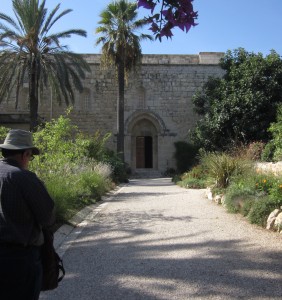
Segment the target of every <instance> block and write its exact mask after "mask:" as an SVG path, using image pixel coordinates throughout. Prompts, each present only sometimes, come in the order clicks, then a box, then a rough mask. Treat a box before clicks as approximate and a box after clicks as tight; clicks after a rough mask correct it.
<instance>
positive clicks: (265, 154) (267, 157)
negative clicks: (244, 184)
mask: <svg viewBox="0 0 282 300" xmlns="http://www.w3.org/2000/svg"><path fill="white" fill-rule="evenodd" d="M274 152H275V145H274V143H273V142H271V141H270V142H269V143H267V144H266V145H265V147H264V149H263V151H262V154H261V160H262V161H267V162H271V161H273V159H274Z"/></svg>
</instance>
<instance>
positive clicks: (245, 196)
mask: <svg viewBox="0 0 282 300" xmlns="http://www.w3.org/2000/svg"><path fill="white" fill-rule="evenodd" d="M254 182H255V180H254V179H253V178H251V177H250V178H249V179H248V180H244V177H243V176H242V177H238V178H237V179H236V180H234V182H232V183H231V184H230V186H229V187H228V188H227V189H226V193H225V201H224V204H225V206H226V208H227V210H228V211H229V212H231V213H238V212H240V213H243V214H245V215H246V209H248V210H249V209H250V207H249V206H250V204H251V203H252V202H253V200H254V199H255V197H256V189H255V184H254ZM247 203H248V204H247Z"/></svg>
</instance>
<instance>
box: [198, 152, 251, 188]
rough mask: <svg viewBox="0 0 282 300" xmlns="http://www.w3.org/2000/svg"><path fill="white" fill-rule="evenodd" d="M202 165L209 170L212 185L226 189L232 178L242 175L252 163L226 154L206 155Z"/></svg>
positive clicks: (202, 158)
mask: <svg viewBox="0 0 282 300" xmlns="http://www.w3.org/2000/svg"><path fill="white" fill-rule="evenodd" d="M201 163H202V164H203V165H204V166H205V168H206V169H207V172H208V175H209V177H210V179H211V183H212V184H213V186H214V187H216V188H226V187H227V186H228V185H229V184H230V180H231V178H232V176H236V175H239V174H242V173H243V172H244V170H245V169H246V168H249V166H250V163H249V162H248V161H245V160H242V159H240V158H238V157H234V156H231V155H229V154H226V153H217V152H213V153H204V154H203V155H202V157H201Z"/></svg>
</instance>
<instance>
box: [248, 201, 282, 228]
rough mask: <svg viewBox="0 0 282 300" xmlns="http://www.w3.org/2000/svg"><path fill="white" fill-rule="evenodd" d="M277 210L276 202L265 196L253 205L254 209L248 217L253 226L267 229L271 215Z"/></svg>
mask: <svg viewBox="0 0 282 300" xmlns="http://www.w3.org/2000/svg"><path fill="white" fill-rule="evenodd" d="M281 203H282V202H281ZM275 208H277V203H276V201H274V200H272V199H270V198H269V197H267V196H265V197H263V198H260V199H258V200H257V201H255V202H254V203H253V205H252V208H251V210H250V212H249V214H248V216H247V217H248V219H249V221H250V222H251V223H252V224H257V225H260V226H263V227H265V225H266V221H267V218H268V216H269V214H270V213H271V212H272V211H273V210H274V209H275Z"/></svg>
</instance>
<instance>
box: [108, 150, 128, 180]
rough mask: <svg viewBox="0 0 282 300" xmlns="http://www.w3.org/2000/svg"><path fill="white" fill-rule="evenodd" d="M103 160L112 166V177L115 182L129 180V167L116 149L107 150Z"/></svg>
mask: <svg viewBox="0 0 282 300" xmlns="http://www.w3.org/2000/svg"><path fill="white" fill-rule="evenodd" d="M102 161H103V162H104V163H106V164H108V165H110V166H111V169H112V174H111V177H112V180H113V181H114V182H116V183H119V182H128V173H127V169H128V168H127V166H126V164H125V163H124V162H122V160H121V159H120V157H119V156H118V155H117V154H116V153H115V152H114V151H111V150H106V151H105V153H104V156H103V158H102Z"/></svg>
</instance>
